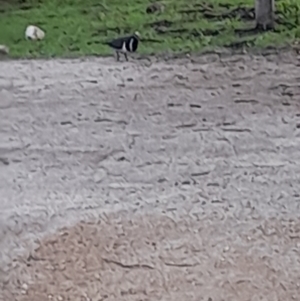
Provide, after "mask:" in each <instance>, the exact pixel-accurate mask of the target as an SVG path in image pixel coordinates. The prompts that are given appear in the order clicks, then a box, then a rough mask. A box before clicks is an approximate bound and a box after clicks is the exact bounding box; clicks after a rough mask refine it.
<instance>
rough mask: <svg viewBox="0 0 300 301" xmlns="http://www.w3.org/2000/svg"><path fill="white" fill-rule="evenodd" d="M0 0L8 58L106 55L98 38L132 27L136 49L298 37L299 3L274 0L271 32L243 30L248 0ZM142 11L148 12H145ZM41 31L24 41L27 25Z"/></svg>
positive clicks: (1, 38) (0, 40)
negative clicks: (154, 4) (158, 6)
mask: <svg viewBox="0 0 300 301" xmlns="http://www.w3.org/2000/svg"><path fill="white" fill-rule="evenodd" d="M162 3H163V4H164V10H161V11H156V12H155V11H153V10H152V11H151V9H150V4H151V1H150V0H127V1H120V0H109V1H108V0H10V1H9V0H0V28H1V30H0V44H6V45H7V46H9V47H10V51H11V56H12V57H56V56H68V57H70V56H79V55H108V54H111V50H110V49H109V48H108V47H107V46H106V45H104V44H103V42H105V41H107V40H109V39H112V38H114V37H117V36H119V35H122V34H128V33H133V32H134V31H136V30H138V31H139V32H140V33H141V36H142V43H141V45H140V48H139V52H140V53H143V54H155V53H163V52H166V51H168V52H173V53H182V52H200V51H201V50H204V49H206V48H213V47H218V46H219V47H224V46H225V47H226V46H228V47H242V46H246V47H265V46H271V45H275V46H277V45H278V46H279V45H282V44H285V43H290V42H292V41H294V40H297V39H298V38H299V37H300V2H299V1H298V0H288V1H286V0H285V1H283V0H279V1H276V7H277V21H278V24H277V27H276V30H275V31H274V32H266V33H260V34H255V35H253V34H252V35H244V34H241V32H239V29H241V28H247V27H251V26H253V21H254V0H244V1H242V2H241V1H239V0H206V2H204V1H202V0H191V1H185V0H165V1H163V0H162ZM147 11H148V13H147ZM29 24H33V25H37V26H39V27H41V28H42V29H43V30H44V31H45V32H46V38H45V40H43V41H40V42H30V41H26V40H25V37H24V32H25V28H26V26H27V25H29Z"/></svg>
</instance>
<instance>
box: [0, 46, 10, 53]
mask: <svg viewBox="0 0 300 301" xmlns="http://www.w3.org/2000/svg"><path fill="white" fill-rule="evenodd" d="M0 54H3V55H7V54H9V48H8V47H7V46H6V45H0Z"/></svg>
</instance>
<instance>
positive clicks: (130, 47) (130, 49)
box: [129, 39, 134, 52]
mask: <svg viewBox="0 0 300 301" xmlns="http://www.w3.org/2000/svg"><path fill="white" fill-rule="evenodd" d="M133 42H134V40H133V39H130V42H129V51H131V52H132V49H133V48H132V46H133V45H132V44H133Z"/></svg>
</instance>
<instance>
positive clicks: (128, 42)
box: [106, 31, 140, 61]
mask: <svg viewBox="0 0 300 301" xmlns="http://www.w3.org/2000/svg"><path fill="white" fill-rule="evenodd" d="M139 41H140V34H139V32H137V31H136V32H135V33H134V34H133V35H130V36H125V37H120V38H117V39H115V40H112V41H110V42H107V43H106V44H107V45H109V46H110V47H111V48H113V49H114V50H115V52H116V55H117V61H119V60H120V53H122V54H124V57H125V59H126V61H128V57H127V53H128V52H131V53H132V52H135V51H136V50H137V49H138V46H139Z"/></svg>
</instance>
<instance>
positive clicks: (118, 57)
mask: <svg viewBox="0 0 300 301" xmlns="http://www.w3.org/2000/svg"><path fill="white" fill-rule="evenodd" d="M116 55H117V62H118V61H119V60H120V55H119V52H118V51H116Z"/></svg>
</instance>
